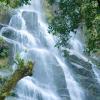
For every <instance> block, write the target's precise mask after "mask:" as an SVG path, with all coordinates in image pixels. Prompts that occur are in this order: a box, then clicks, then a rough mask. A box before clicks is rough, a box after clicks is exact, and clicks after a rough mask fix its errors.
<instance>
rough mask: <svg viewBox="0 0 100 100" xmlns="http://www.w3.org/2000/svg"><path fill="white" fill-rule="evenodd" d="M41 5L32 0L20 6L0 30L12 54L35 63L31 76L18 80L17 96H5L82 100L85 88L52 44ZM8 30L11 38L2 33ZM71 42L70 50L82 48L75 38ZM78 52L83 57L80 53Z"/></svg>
mask: <svg viewBox="0 0 100 100" xmlns="http://www.w3.org/2000/svg"><path fill="white" fill-rule="evenodd" d="M41 5H42V2H41V0H33V1H32V5H30V6H25V7H22V8H20V9H19V10H18V11H17V13H16V14H15V15H14V16H12V18H11V20H10V22H9V26H8V27H4V28H2V30H1V34H2V36H3V37H4V39H5V40H6V41H7V42H8V43H11V44H13V45H14V49H13V52H14V57H15V55H16V53H19V54H20V55H21V57H22V58H24V59H25V60H29V59H31V60H32V61H34V62H35V67H34V69H33V76H32V77H25V78H23V79H22V80H20V81H19V82H18V84H17V86H16V88H15V90H14V92H15V94H16V96H15V97H8V98H6V99H7V100H14V99H15V100H85V95H84V91H83V89H82V87H81V86H80V84H79V83H77V81H76V80H75V79H74V75H73V73H72V71H71V70H70V66H69V65H68V64H66V63H65V62H64V58H63V57H61V55H60V53H59V51H58V49H57V48H55V47H54V45H55V44H56V42H55V40H56V38H55V37H53V36H52V35H51V34H49V33H48V31H47V30H48V25H47V24H46V23H45V22H44V21H43V14H42V12H43V11H42V6H41ZM7 30H10V32H11V33H12V34H11V36H10V37H7V36H6V34H4V33H5V31H7ZM70 43H72V44H73V43H75V44H74V46H73V48H72V51H71V50H70V51H71V53H74V51H75V50H76V51H78V52H80V51H81V50H82V49H83V48H82V46H81V43H80V42H79V41H78V40H77V41H74V42H73V40H71V42H70ZM81 52H82V51H81ZM77 55H79V57H82V58H84V59H86V58H85V57H84V56H82V55H81V54H80V53H77ZM14 68H15V66H13V69H14Z"/></svg>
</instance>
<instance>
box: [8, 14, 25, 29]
mask: <svg viewBox="0 0 100 100" xmlns="http://www.w3.org/2000/svg"><path fill="white" fill-rule="evenodd" d="M22 24H23V23H22V19H21V17H20V16H19V15H17V14H16V15H14V16H12V18H11V20H10V22H9V25H10V26H11V27H14V28H16V29H19V30H20V29H21V28H22Z"/></svg>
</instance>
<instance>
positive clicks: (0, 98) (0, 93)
mask: <svg viewBox="0 0 100 100" xmlns="http://www.w3.org/2000/svg"><path fill="white" fill-rule="evenodd" d="M32 70H33V63H32V62H31V61H29V62H28V63H27V65H26V66H23V67H19V68H18V69H17V70H16V71H15V72H14V73H13V74H12V75H11V77H10V78H9V79H8V80H7V81H6V82H5V83H4V84H3V86H2V87H1V88H0V100H4V98H5V97H6V96H9V95H10V93H11V90H12V89H14V87H15V86H16V84H17V82H18V81H19V80H20V79H22V78H23V77H25V76H31V75H32Z"/></svg>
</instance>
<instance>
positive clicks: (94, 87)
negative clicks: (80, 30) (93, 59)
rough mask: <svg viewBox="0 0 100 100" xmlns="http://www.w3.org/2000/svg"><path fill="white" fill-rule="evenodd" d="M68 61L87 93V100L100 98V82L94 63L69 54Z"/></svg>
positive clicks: (99, 99)
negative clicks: (94, 69)
mask: <svg viewBox="0 0 100 100" xmlns="http://www.w3.org/2000/svg"><path fill="white" fill-rule="evenodd" d="M68 61H69V65H70V67H71V70H72V71H73V73H74V74H75V75H74V77H75V79H76V80H77V81H78V83H80V85H81V86H82V87H83V89H84V91H85V93H86V94H85V95H86V99H85V100H100V84H99V83H98V82H97V80H96V77H95V75H94V72H93V69H92V65H91V64H90V63H89V62H86V61H84V60H83V59H81V58H79V57H78V56H75V55H69V56H68Z"/></svg>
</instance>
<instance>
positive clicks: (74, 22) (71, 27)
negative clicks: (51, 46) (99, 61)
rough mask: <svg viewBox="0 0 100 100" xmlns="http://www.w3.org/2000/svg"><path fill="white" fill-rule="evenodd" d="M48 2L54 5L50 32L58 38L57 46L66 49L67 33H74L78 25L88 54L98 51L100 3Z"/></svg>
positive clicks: (94, 0) (91, 0)
mask: <svg viewBox="0 0 100 100" xmlns="http://www.w3.org/2000/svg"><path fill="white" fill-rule="evenodd" d="M56 1H57V0H48V2H49V3H50V4H51V6H53V5H55V6H57V7H56V10H54V12H53V16H54V17H53V19H52V20H51V22H50V26H49V29H50V32H51V33H53V34H54V35H57V36H58V37H59V40H58V43H57V46H58V47H67V45H68V40H69V38H70V36H69V33H70V32H71V31H73V32H74V33H76V31H75V29H77V28H78V27H79V26H80V25H82V28H83V29H84V27H85V30H83V31H84V33H85V36H86V44H87V47H86V48H87V49H86V51H87V52H88V53H91V52H96V51H98V50H100V45H99V44H100V1H99V0H60V1H59V2H56Z"/></svg>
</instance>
